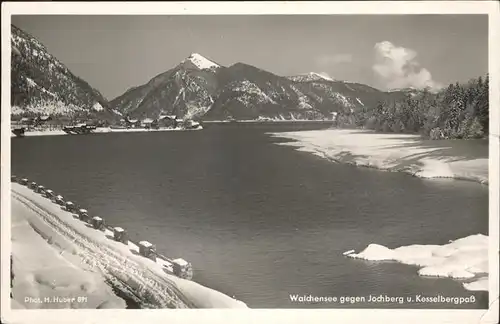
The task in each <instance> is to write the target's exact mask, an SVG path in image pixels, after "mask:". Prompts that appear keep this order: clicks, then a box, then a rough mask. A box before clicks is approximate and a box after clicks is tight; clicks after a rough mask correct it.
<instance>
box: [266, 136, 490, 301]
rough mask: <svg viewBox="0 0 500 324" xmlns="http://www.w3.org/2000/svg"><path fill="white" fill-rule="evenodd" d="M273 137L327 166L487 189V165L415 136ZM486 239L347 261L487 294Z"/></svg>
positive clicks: (374, 249)
mask: <svg viewBox="0 0 500 324" xmlns="http://www.w3.org/2000/svg"><path fill="white" fill-rule="evenodd" d="M270 135H272V136H273V137H277V138H283V139H286V140H292V142H281V143H276V144H278V145H285V146H292V147H296V148H297V150H299V151H303V152H309V153H312V154H315V155H317V156H320V157H322V158H326V159H328V160H330V161H332V162H337V163H346V164H352V165H356V166H362V167H370V168H374V169H379V170H382V171H392V172H405V173H409V174H411V175H413V176H416V177H420V178H453V179H460V180H469V181H475V182H479V183H482V184H488V159H487V158H482V159H481V158H480V159H469V160H467V159H463V160H460V159H457V158H456V157H452V156H442V155H440V154H437V155H435V154H432V153H433V152H434V153H436V152H437V153H439V150H440V149H443V148H440V147H424V146H423V145H421V142H420V140H419V137H418V136H417V135H402V134H377V133H374V132H370V131H363V130H345V129H328V130H319V131H299V132H282V133H270ZM488 239H489V237H488V236H486V235H482V234H476V235H470V236H468V237H465V238H460V239H457V240H454V241H450V242H449V243H448V244H445V245H410V246H402V247H399V248H396V249H389V248H387V247H385V246H383V245H379V244H370V245H368V247H366V248H365V249H364V250H363V251H361V252H359V253H356V251H355V250H349V251H346V252H344V253H343V255H344V256H346V257H350V258H357V259H364V260H370V261H396V262H400V263H403V264H407V265H415V266H418V267H420V269H419V271H418V274H419V275H421V276H427V277H447V278H453V279H458V280H465V282H463V283H462V285H463V287H464V288H465V289H467V290H471V291H476V290H477V291H480V290H481V291H487V290H488V273H489V269H488Z"/></svg>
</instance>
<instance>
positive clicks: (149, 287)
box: [12, 183, 246, 308]
mask: <svg viewBox="0 0 500 324" xmlns="http://www.w3.org/2000/svg"><path fill="white" fill-rule="evenodd" d="M12 201H13V206H14V205H17V206H19V208H18V209H16V210H14V209H13V213H18V212H21V213H24V215H27V217H29V218H30V220H32V221H33V222H34V223H35V222H36V223H37V224H38V226H37V232H38V233H39V234H40V235H42V236H47V237H50V238H51V240H52V242H55V241H57V246H63V247H64V248H63V255H67V256H68V257H71V256H73V257H74V258H75V260H76V261H74V262H73V265H74V266H75V269H76V270H75V271H77V270H78V269H91V272H92V273H93V274H94V275H99V276H101V277H100V278H101V280H100V281H101V282H103V281H107V282H109V283H111V284H112V285H113V286H114V288H116V289H118V290H119V291H121V293H122V294H124V295H125V296H127V298H130V299H132V300H134V301H135V302H136V303H138V304H139V305H141V307H142V308H186V307H188V308H245V307H246V305H245V304H244V303H243V302H241V301H238V300H235V299H233V298H231V297H229V296H227V295H225V294H223V293H221V292H218V291H215V290H213V289H210V288H207V287H204V286H202V285H200V284H197V283H195V282H192V281H189V280H185V279H181V278H179V277H177V276H175V275H173V274H171V270H172V269H170V268H169V267H166V266H165V262H164V261H163V260H158V261H157V262H155V261H153V260H150V259H147V258H144V257H141V256H139V255H138V253H137V250H138V248H137V246H135V245H134V244H133V243H131V242H129V244H128V245H125V244H123V243H120V242H116V241H114V240H113V239H112V237H111V236H110V235H111V233H110V231H104V232H103V231H98V230H95V229H93V228H92V227H90V226H88V225H87V224H86V223H84V222H82V221H80V220H78V218H77V217H76V215H73V214H71V213H69V212H67V211H65V210H64V209H62V208H61V207H60V206H59V205H56V204H54V203H52V202H51V201H50V200H49V199H47V198H44V197H42V196H41V195H39V194H36V193H34V192H33V191H31V190H30V189H28V188H27V187H25V186H22V185H20V184H17V183H13V184H12ZM13 217H14V216H13ZM104 218H105V217H104ZM13 225H14V224H13ZM120 225H121V224H120ZM18 237H19V242H18V244H21V245H27V244H28V243H26V242H25V241H24V236H18ZM42 246H46V244H45V245H44V244H41V243H40V242H39V243H38V244H37V245H29V244H28V245H27V248H26V249H25V250H26V251H32V252H31V253H35V254H36V253H38V251H39V250H41V249H43V248H42ZM162 261H163V262H162ZM17 264H18V265H19V267H20V268H19V269H17V271H18V272H19V271H22V270H21V269H24V268H23V263H22V262H20V263H17ZM33 264H34V265H36V263H33ZM36 269H37V268H36V266H35V267H34V269H32V270H31V271H35V270H36ZM15 270H16V269H15ZM53 270H55V272H54V273H53V277H52V279H54V278H59V277H60V276H61V277H62V276H64V274H63V273H60V272H59V271H58V268H55V269H53ZM16 275H17V274H16ZM103 278H104V279H103ZM73 280H75V279H74V278H73V277H68V278H67V280H66V284H67V285H74V284H73ZM43 282H46V280H43ZM49 282H50V280H49ZM94 282H99V280H97V279H96V280H95V281H94ZM16 300H17V302H18V303H22V302H23V301H22V300H18V299H16ZM105 305H111V306H113V304H110V303H106V304H105Z"/></svg>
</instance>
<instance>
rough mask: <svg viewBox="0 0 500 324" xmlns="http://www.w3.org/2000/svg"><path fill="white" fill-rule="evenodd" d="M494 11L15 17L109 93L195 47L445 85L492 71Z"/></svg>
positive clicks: (224, 60) (256, 60)
mask: <svg viewBox="0 0 500 324" xmlns="http://www.w3.org/2000/svg"><path fill="white" fill-rule="evenodd" d="M487 19H488V18H487V16H485V15H446V16H445V15H329V16H328V15H323V16H318V15H315V16H304V15H291V16H47V15H45V16H12V23H13V24H14V25H16V26H17V27H19V28H21V29H23V30H25V31H26V32H28V33H30V34H31V35H33V36H35V37H36V38H38V39H39V40H40V41H41V42H42V43H43V44H45V46H46V47H47V48H48V49H49V51H50V52H51V54H53V55H55V56H56V57H57V58H58V59H59V60H60V61H62V62H63V63H64V64H65V65H66V66H68V68H70V69H71V70H72V71H73V73H75V74H76V75H78V76H80V77H82V78H83V79H85V80H86V81H87V82H89V83H90V84H91V85H92V86H93V87H95V88H97V89H99V90H100V91H101V92H102V93H103V95H104V96H105V97H107V98H108V99H112V98H114V97H116V96H118V95H120V94H122V93H123V92H124V91H125V90H127V89H128V88H130V87H132V86H137V85H139V84H143V83H145V82H147V81H148V80H149V79H151V78H152V77H153V76H155V75H157V74H159V73H161V72H164V71H166V70H168V69H170V68H172V67H174V66H175V65H177V64H178V63H179V62H180V61H182V60H183V59H184V58H186V57H187V56H189V55H190V54H191V53H200V54H201V55H203V56H205V57H207V58H209V59H211V60H213V61H215V62H217V63H219V64H221V65H224V66H230V65H232V64H234V63H236V62H244V63H247V64H251V65H254V66H256V67H259V68H261V69H264V70H267V71H270V72H273V73H275V74H278V75H296V74H301V73H307V72H310V71H314V72H318V73H325V74H328V75H330V76H331V77H333V78H336V79H341V80H349V81H356V82H361V83H365V84H369V85H372V86H374V87H376V88H380V89H390V88H401V87H410V86H413V87H417V88H418V87H425V86H430V87H440V86H442V85H446V84H448V83H450V82H456V81H467V80H468V79H469V78H472V77H476V76H479V75H482V74H485V73H486V72H487V71H488V20H487Z"/></svg>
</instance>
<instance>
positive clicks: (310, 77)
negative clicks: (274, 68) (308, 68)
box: [287, 72, 335, 82]
mask: <svg viewBox="0 0 500 324" xmlns="http://www.w3.org/2000/svg"><path fill="white" fill-rule="evenodd" d="M287 78H288V79H290V80H292V81H295V82H310V81H335V80H334V79H332V78H330V77H328V76H325V75H322V74H320V73H316V72H309V73H306V74H299V75H294V76H289V77H287Z"/></svg>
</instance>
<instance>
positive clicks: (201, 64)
mask: <svg viewBox="0 0 500 324" xmlns="http://www.w3.org/2000/svg"><path fill="white" fill-rule="evenodd" d="M188 61H189V62H191V63H193V64H194V65H195V66H196V67H197V68H199V69H200V70H204V69H210V68H218V67H220V65H219V64H217V63H214V62H212V61H210V60H209V59H207V58H206V57H204V56H202V55H200V54H198V53H191V55H189V57H188V58H186V59H185V60H184V61H182V63H185V62H188Z"/></svg>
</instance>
